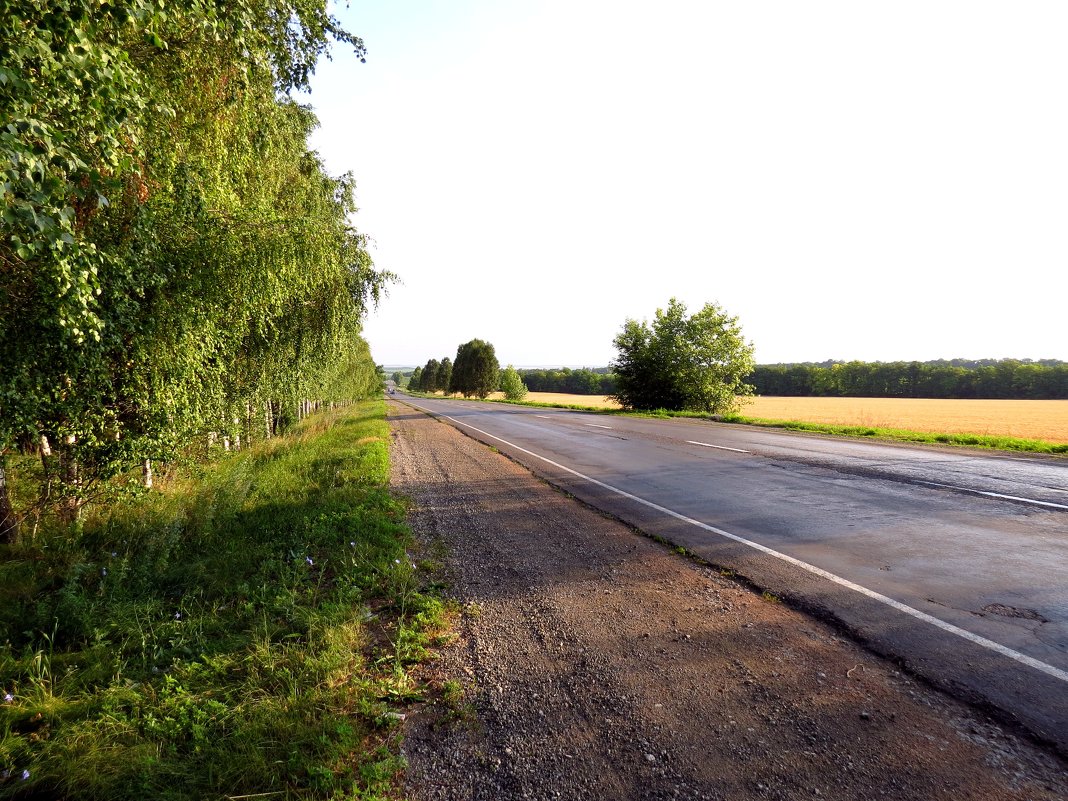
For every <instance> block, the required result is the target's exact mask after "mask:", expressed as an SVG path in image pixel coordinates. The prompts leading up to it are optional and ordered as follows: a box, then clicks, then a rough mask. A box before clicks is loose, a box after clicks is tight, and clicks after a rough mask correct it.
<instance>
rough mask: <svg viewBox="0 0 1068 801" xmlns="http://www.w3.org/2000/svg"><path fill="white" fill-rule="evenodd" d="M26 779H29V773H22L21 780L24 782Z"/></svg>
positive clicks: (26, 771)
mask: <svg viewBox="0 0 1068 801" xmlns="http://www.w3.org/2000/svg"><path fill="white" fill-rule="evenodd" d="M28 778H30V772H29V771H28V770H24V771H22V780H23V781H26V780H27V779H28Z"/></svg>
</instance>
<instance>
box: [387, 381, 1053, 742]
mask: <svg viewBox="0 0 1068 801" xmlns="http://www.w3.org/2000/svg"><path fill="white" fill-rule="evenodd" d="M395 397H396V398H397V399H399V400H403V401H404V402H406V403H409V404H411V405H412V406H414V407H416V408H418V409H422V410H425V411H429V412H431V413H433V414H434V415H436V416H438V417H440V418H442V419H444V420H447V421H448V422H450V423H452V424H453V425H456V426H457V427H459V428H460V430H462V431H464V432H465V433H467V434H469V435H471V436H474V437H476V438H477V439H480V440H482V441H484V442H486V443H487V444H489V445H492V446H494V447H496V448H498V449H499V450H500V451H502V452H504V453H506V454H507V455H509V456H510V457H512V458H514V459H516V460H517V461H519V462H520V463H522V464H524V465H526V466H527V467H529V468H530V469H532V470H533V471H534V472H536V473H537V474H539V475H542V476H543V477H545V478H546V479H548V480H550V481H552V483H554V484H556V485H558V486H560V487H561V488H563V489H565V490H567V491H568V492H570V493H572V494H573V495H575V496H576V497H578V498H580V499H582V500H583V501H586V502H587V503H590V504H591V505H593V506H595V507H597V508H600V509H602V510H604V511H606V512H610V513H611V514H613V515H615V516H617V517H619V518H620V519H622V520H624V521H626V522H628V523H631V524H633V525H635V526H637V527H639V528H641V529H642V530H643V531H645V532H647V533H649V534H653V535H658V536H662V537H664V538H666V539H668V540H669V541H670V542H672V543H674V544H676V545H680V546H684V547H686V548H687V549H689V550H691V551H692V552H694V553H695V554H697V555H698V556H700V557H702V558H704V559H706V560H707V561H709V562H710V563H712V564H714V565H717V566H720V567H722V568H724V569H728V570H732V571H734V572H736V573H737V574H738V575H740V576H742V577H744V578H745V579H748V580H749V581H751V582H752V583H753V584H754V585H756V586H757V587H759V588H761V589H764V590H767V591H768V592H770V593H773V594H774V595H776V596H778V597H781V598H784V599H787V600H788V601H789V602H790V603H792V604H795V605H797V606H800V607H802V608H805V609H807V610H809V611H811V612H813V613H815V614H818V615H820V616H822V617H825V618H829V619H834V620H836V621H838V622H840V623H841V625H842V626H843V627H845V628H846V629H847V630H848V631H849V632H851V634H852V635H853V636H854V637H855V638H857V639H858V640H860V641H861V642H863V643H865V644H866V645H868V646H869V647H871V648H872V649H874V650H875V651H877V652H880V653H882V654H884V655H887V656H889V657H891V658H893V659H895V660H897V661H898V662H899V663H900V664H902V665H903V666H905V667H907V668H908V669H909V670H911V671H912V672H914V673H915V674H916V675H918V676H921V677H923V678H924V679H926V680H927V681H929V682H931V683H932V684H934V685H935V686H938V687H941V688H943V689H946V690H948V691H950V692H952V693H953V694H954V695H956V696H958V697H962V698H965V699H967V700H970V701H972V702H974V703H977V704H979V705H981V706H984V707H986V708H988V709H990V710H991V711H992V712H994V713H995V714H996V715H997V716H998V717H1000V718H1001V719H1002V720H1003V721H1008V722H1012V723H1016V724H1019V725H1020V726H1021V727H1022V729H1024V730H1025V731H1027V732H1029V733H1030V734H1032V735H1033V736H1035V737H1037V738H1038V739H1040V740H1042V741H1045V742H1047V743H1050V744H1052V745H1054V746H1055V747H1056V749H1057V750H1058V751H1060V752H1061V753H1062V754H1068V460H1065V459H1057V458H1035V457H1029V456H1018V455H1006V454H994V453H991V454H985V453H979V452H976V451H964V450H951V449H947V448H930V447H915V446H905V445H896V444H881V443H869V442H858V441H853V440H843V439H834V438H824V437H819V436H812V435H803V434H792V433H784V432H776V431H769V430H765V429H756V428H751V427H745V426H734V425H725V424H716V423H708V422H701V421H690V420H681V419H676V420H648V419H639V418H628V417H619V416H604V415H595V414H584V413H581V412H572V411H565V410H554V409H540V408H530V407H520V406H510V405H502V404H492V403H478V402H468V401H461V400H444V399H436V400H434V399H425V398H409V397H405V396H402V395H400V394H398V395H397V396H395Z"/></svg>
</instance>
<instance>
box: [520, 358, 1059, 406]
mask: <svg viewBox="0 0 1068 801" xmlns="http://www.w3.org/2000/svg"><path fill="white" fill-rule="evenodd" d="M519 374H520V375H521V376H522V377H523V382H524V383H525V384H526V385H527V389H529V390H530V391H531V392H566V393H571V394H575V395H611V394H612V393H613V392H615V389H616V382H615V376H614V375H612V371H611V369H610V368H608V367H598V368H594V369H591V368H586V367H584V368H582V369H580V370H571V369H569V368H567V367H561V368H559V369H549V370H520V371H519ZM747 381H748V383H750V384H752V385H753V386H754V387H755V388H756V393H757V394H758V395H788V396H805V395H809V396H841V397H864V398H1015V399H1025V400H1060V399H1068V362H1063V361H1060V360H1059V359H1040V360H1037V361H1032V360H1030V359H975V360H971V359H940V360H938V361H930V362H855V361H854V362H839V361H826V362H818V363H816V362H806V363H802V364H761V365H757V367H756V369H755V370H754V371H753V373H752V375H750V376H749V378H748V379H747Z"/></svg>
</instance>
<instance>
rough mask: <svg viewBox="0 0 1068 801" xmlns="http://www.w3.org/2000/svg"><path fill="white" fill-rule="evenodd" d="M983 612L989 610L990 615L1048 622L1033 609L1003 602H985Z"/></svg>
mask: <svg viewBox="0 0 1068 801" xmlns="http://www.w3.org/2000/svg"><path fill="white" fill-rule="evenodd" d="M983 611H984V612H989V613H990V614H992V615H1001V616H1002V617H1015V618H1020V619H1022V620H1037V621H1039V622H1040V623H1049V621H1048V620H1047V619H1046V618H1044V617H1042V615H1040V614H1039V613H1038V612H1036V611H1035V610H1034V609H1017V608H1016V607H1015V606H1006V605H1005V604H987V605H986V606H984V607H983Z"/></svg>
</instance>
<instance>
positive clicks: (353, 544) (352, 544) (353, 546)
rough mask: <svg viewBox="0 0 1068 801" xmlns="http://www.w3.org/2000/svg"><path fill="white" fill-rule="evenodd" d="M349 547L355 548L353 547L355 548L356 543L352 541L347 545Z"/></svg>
mask: <svg viewBox="0 0 1068 801" xmlns="http://www.w3.org/2000/svg"><path fill="white" fill-rule="evenodd" d="M349 547H351V548H355V547H356V541H355V540H353V541H352V542H350V543H349Z"/></svg>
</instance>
